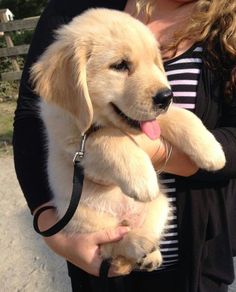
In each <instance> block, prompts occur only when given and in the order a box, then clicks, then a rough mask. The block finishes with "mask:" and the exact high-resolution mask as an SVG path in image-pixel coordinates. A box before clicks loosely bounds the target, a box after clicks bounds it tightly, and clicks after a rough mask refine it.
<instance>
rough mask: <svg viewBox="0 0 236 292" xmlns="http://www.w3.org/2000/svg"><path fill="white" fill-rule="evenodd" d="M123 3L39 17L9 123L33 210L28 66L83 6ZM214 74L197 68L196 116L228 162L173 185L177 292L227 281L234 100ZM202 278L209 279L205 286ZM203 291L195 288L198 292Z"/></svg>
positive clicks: (40, 187) (34, 124)
mask: <svg viewBox="0 0 236 292" xmlns="http://www.w3.org/2000/svg"><path fill="white" fill-rule="evenodd" d="M125 4H126V0H109V1H105V0H87V1H76V0H74V1H73V0H52V1H50V2H49V4H48V6H47V8H46V9H45V11H44V13H43V14H42V16H41V19H40V21H39V24H38V26H37V29H36V32H35V35H34V38H33V41H32V44H31V48H30V51H29V54H28V57H27V60H26V65H25V68H24V72H23V76H22V80H21V86H20V93H19V99H18V106H17V110H16V114H15V122H14V137H13V146H14V158H15V168H16V173H17V176H18V180H19V182H20V185H21V188H22V190H23V193H24V195H25V198H26V200H27V203H28V205H29V208H30V209H31V211H32V210H33V209H35V208H36V207H38V206H39V205H41V204H43V203H45V202H47V201H49V200H50V199H51V198H52V192H51V190H50V187H49V183H48V180H47V174H46V161H47V151H46V146H45V145H46V141H45V138H44V136H43V124H42V121H41V119H40V117H39V115H38V111H37V102H38V100H39V97H38V96H36V95H35V94H34V93H33V92H32V89H31V84H30V83H29V80H28V77H29V68H30V66H31V65H32V63H33V62H35V60H36V59H37V58H38V56H40V54H42V52H43V51H44V50H45V48H46V47H47V46H48V45H49V44H50V43H51V42H52V41H53V34H52V31H53V30H54V29H56V28H57V27H58V26H60V25H61V24H64V23H68V22H69V21H70V20H71V19H72V18H73V17H74V16H76V15H78V14H80V13H81V12H82V11H84V10H85V9H87V8H89V7H107V8H113V9H119V10H123V9H124V7H125ZM223 87H224V84H223V81H222V78H221V77H220V74H219V73H217V72H213V71H211V70H209V69H208V68H207V67H206V66H203V69H202V72H201V75H200V80H199V86H198V92H197V103H196V109H195V113H196V115H197V116H198V117H200V118H201V119H202V121H203V123H204V124H205V125H206V127H207V128H208V129H209V130H211V131H212V133H213V134H214V135H215V137H216V139H217V140H218V141H219V142H220V143H221V145H222V146H223V149H224V152H225V154H226V159H227V164H226V166H225V167H224V169H222V170H220V171H218V172H215V173H212V172H207V171H203V170H199V171H198V172H197V173H196V174H195V175H193V176H191V177H188V178H183V177H178V176H176V181H177V214H178V226H179V244H180V266H181V269H180V270H181V273H180V275H179V279H180V285H181V290H179V291H181V292H197V291H199V289H200V288H201V287H202V285H203V283H205V282H206V279H208V280H209V281H210V280H211V279H216V280H218V281H220V282H221V281H222V282H224V283H228V284H229V283H231V282H232V281H233V277H234V276H233V262H232V255H233V254H234V255H236V228H235V227H234V222H236V179H235V178H236V97H235V96H234V99H233V100H232V101H231V102H226V101H225V99H224V96H223ZM208 280H207V281H208ZM200 291H201V290H200Z"/></svg>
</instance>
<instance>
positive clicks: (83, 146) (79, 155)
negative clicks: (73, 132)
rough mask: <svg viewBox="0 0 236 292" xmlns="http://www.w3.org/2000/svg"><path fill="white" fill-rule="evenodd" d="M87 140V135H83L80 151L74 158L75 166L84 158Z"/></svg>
mask: <svg viewBox="0 0 236 292" xmlns="http://www.w3.org/2000/svg"><path fill="white" fill-rule="evenodd" d="M86 138H87V135H86V134H83V135H81V141H80V148H79V151H76V152H75V155H74V157H73V164H75V162H77V161H81V159H82V158H83V157H84V152H85V150H84V148H85V142H86Z"/></svg>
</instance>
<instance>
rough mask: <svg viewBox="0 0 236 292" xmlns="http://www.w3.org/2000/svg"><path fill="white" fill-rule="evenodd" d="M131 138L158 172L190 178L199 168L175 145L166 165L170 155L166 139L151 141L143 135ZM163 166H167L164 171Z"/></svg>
mask: <svg viewBox="0 0 236 292" xmlns="http://www.w3.org/2000/svg"><path fill="white" fill-rule="evenodd" d="M129 136H130V137H131V138H132V139H134V141H135V142H136V143H137V144H138V145H139V147H140V148H142V149H143V150H144V151H145V152H146V153H147V154H148V156H149V157H150V159H151V160H152V163H153V166H154V168H155V169H156V170H157V171H158V170H160V169H161V170H162V171H164V172H167V173H172V174H176V175H180V176H190V175H193V174H194V173H195V172H197V170H198V166H197V165H196V164H195V163H194V162H193V161H192V160H191V159H190V158H189V157H188V156H187V155H186V154H185V153H183V152H182V151H181V150H180V149H178V148H176V147H175V146H173V145H172V147H173V148H172V152H171V155H170V157H169V159H168V162H167V163H165V161H166V158H167V157H166V156H167V155H168V154H167V147H166V146H165V144H166V145H168V144H169V142H167V143H165V142H164V138H161V139H157V140H151V139H150V138H148V137H147V136H146V135H145V134H143V133H140V134H136V135H130V134H129ZM169 147H170V145H169ZM163 166H165V167H164V169H163Z"/></svg>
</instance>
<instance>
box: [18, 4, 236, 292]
mask: <svg viewBox="0 0 236 292" xmlns="http://www.w3.org/2000/svg"><path fill="white" fill-rule="evenodd" d="M81 2H82V3H79V1H75V0H74V1H73V0H67V1H65V0H52V1H50V2H49V4H48V6H47V8H46V9H45V11H44V13H43V15H42V17H41V19H40V22H39V24H38V27H37V29H36V32H35V36H34V39H33V42H32V45H31V48H30V51H29V54H28V58H27V62H26V65H25V70H24V73H23V77H22V81H21V87H20V96H19V100H18V107H17V110H16V116H15V124H14V127H15V128H14V156H15V166H16V172H17V175H18V179H19V182H20V184H21V187H22V190H23V192H24V194H25V197H26V200H27V202H28V205H29V207H30V209H31V211H32V213H35V212H36V210H38V209H39V208H41V207H42V206H43V205H50V204H51V203H50V200H51V199H52V197H53V194H51V192H50V187H49V185H48V181H47V174H46V172H45V165H46V161H47V152H46V150H45V145H46V141H45V138H44V137H43V133H42V132H43V131H42V128H43V125H42V121H41V120H40V118H39V116H38V112H37V101H38V99H39V97H37V96H35V94H34V93H33V91H32V89H31V84H30V82H29V68H30V66H31V65H32V63H33V62H35V61H36V60H37V58H38V57H39V56H40V54H41V53H42V52H43V51H44V50H45V48H46V47H47V46H48V45H49V44H50V43H51V42H52V41H53V33H52V32H53V30H54V29H56V28H57V27H58V26H60V25H61V24H64V23H68V22H69V21H70V20H71V19H72V18H73V17H74V16H76V15H78V14H80V13H82V12H83V11H84V10H86V9H88V8H90V7H107V8H113V9H118V10H124V11H126V12H128V13H130V14H131V15H133V16H134V17H136V18H138V19H139V20H141V21H142V22H144V23H145V24H146V25H147V26H148V27H149V28H150V29H151V31H152V32H153V33H154V34H155V36H156V37H157V39H158V41H159V42H160V44H161V50H162V54H163V59H164V61H165V69H166V73H167V76H168V79H169V81H170V84H171V86H172V90H173V92H174V102H175V103H176V104H178V105H179V106H182V107H185V108H187V109H189V110H192V111H194V112H195V114H196V115H198V116H199V117H200V118H201V119H202V121H203V123H204V124H205V125H206V127H207V128H208V129H209V130H210V131H212V133H213V134H214V136H215V137H216V139H217V140H218V141H219V142H220V143H221V145H222V147H223V149H224V152H225V155H226V159H227V164H226V166H225V167H224V169H222V170H220V171H218V172H216V173H211V172H207V171H203V170H199V169H198V168H197V167H196V165H195V164H194V163H193V162H192V161H191V160H190V159H189V158H188V157H187V156H186V155H185V154H183V153H182V152H181V150H179V149H173V152H172V155H171V157H170V159H169V161H168V163H167V164H166V166H165V169H164V171H165V172H166V173H169V175H165V177H163V179H164V180H165V181H166V182H168V185H167V187H168V188H169V189H170V190H172V191H171V192H170V201H172V204H173V206H172V207H173V209H174V210H176V212H175V216H176V218H173V224H171V225H172V226H169V228H171V227H174V229H172V230H171V229H169V231H168V233H167V234H166V237H165V238H166V240H165V241H164V242H163V246H162V252H163V255H164V264H163V266H162V267H161V269H159V270H157V271H154V272H151V273H146V272H138V271H135V272H133V273H131V274H130V275H127V276H126V277H122V278H119V277H118V278H117V277H113V276H117V275H115V274H114V272H113V271H112V268H111V269H110V272H109V276H110V278H109V287H110V291H122V289H123V290H124V291H144V289H146V290H148V291H151V289H153V288H152V287H153V286H154V287H157V288H156V289H158V291H170V292H173V291H181V292H195V291H196V292H197V291H200V292H212V291H214V292H223V291H227V285H228V284H230V283H231V282H232V281H233V264H232V256H233V255H235V252H236V234H235V230H234V229H235V228H234V229H233V225H232V221H233V218H236V210H235V209H236V208H235V205H234V204H235V203H236V180H235V178H236V85H235V79H236V67H235V66H236V64H235V63H236V62H235V61H236V57H235V55H236V42H235V33H236V16H235V15H236V3H235V0H198V1H193V0H153V1H150V2H149V1H147V0H146V1H145V0H143V1H141V0H128V1H127V2H126V0H120V1H116V0H109V1H105V0H87V1H81ZM136 139H137V140H138V142H139V144H140V145H142V147H143V149H145V150H146V151H147V153H149V155H150V157H152V161H153V164H154V165H155V167H156V168H157V169H158V168H160V167H161V165H163V162H164V161H165V151H164V150H165V149H164V148H165V147H164V146H163V145H162V144H161V141H153V142H151V141H147V139H145V138H144V137H143V136H142V135H140V136H139V137H137V138H136ZM159 144H160V146H161V150H162V152H160V151H158V156H157V155H154V157H153V154H154V153H155V152H156V149H157V147H159V146H158V145H159ZM170 174H172V175H170ZM56 220H57V219H56V215H55V213H54V212H53V211H52V210H47V211H45V212H43V213H42V214H41V215H40V217H39V221H38V223H39V227H40V228H41V229H42V230H43V229H47V228H49V227H50V226H51V225H53V224H54V223H55V222H56ZM126 232H127V229H126V228H124V227H120V228H117V229H116V230H108V231H104V232H103V231H102V232H98V233H95V234H85V235H74V236H71V237H68V236H67V235H66V234H64V233H63V232H59V233H58V234H56V235H54V236H52V237H49V238H47V239H45V242H46V244H47V245H48V246H49V247H50V248H51V249H52V250H53V251H54V252H56V253H57V254H59V255H61V256H62V257H64V258H65V259H66V260H68V268H69V275H70V276H71V280H72V287H73V291H100V290H99V289H101V291H103V290H102V287H99V285H100V284H101V283H100V282H99V279H98V278H97V277H95V276H97V275H98V272H99V268H100V264H101V258H100V257H99V244H101V243H105V242H109V241H115V240H119V239H120V238H122V236H123V235H124V234H125V233H126ZM170 234H171V235H170ZM168 236H170V237H169V238H170V240H167V238H168ZM171 259H172V260H171ZM79 289H80V290H79Z"/></svg>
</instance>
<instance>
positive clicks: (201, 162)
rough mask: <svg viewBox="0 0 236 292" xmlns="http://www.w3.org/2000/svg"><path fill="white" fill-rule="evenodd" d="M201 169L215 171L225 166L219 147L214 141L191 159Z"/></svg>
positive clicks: (222, 152)
mask: <svg viewBox="0 0 236 292" xmlns="http://www.w3.org/2000/svg"><path fill="white" fill-rule="evenodd" d="M193 160H194V161H195V163H196V164H197V165H198V166H199V167H200V168H202V169H206V170H208V171H216V170H219V169H221V168H223V167H224V166H225V163H226V159H225V154H224V151H223V149H222V147H221V145H220V144H219V143H218V142H217V141H216V140H215V139H214V140H212V141H211V143H209V144H208V145H206V146H205V149H204V150H202V151H201V153H199V155H196V156H195V157H194V159H193Z"/></svg>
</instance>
